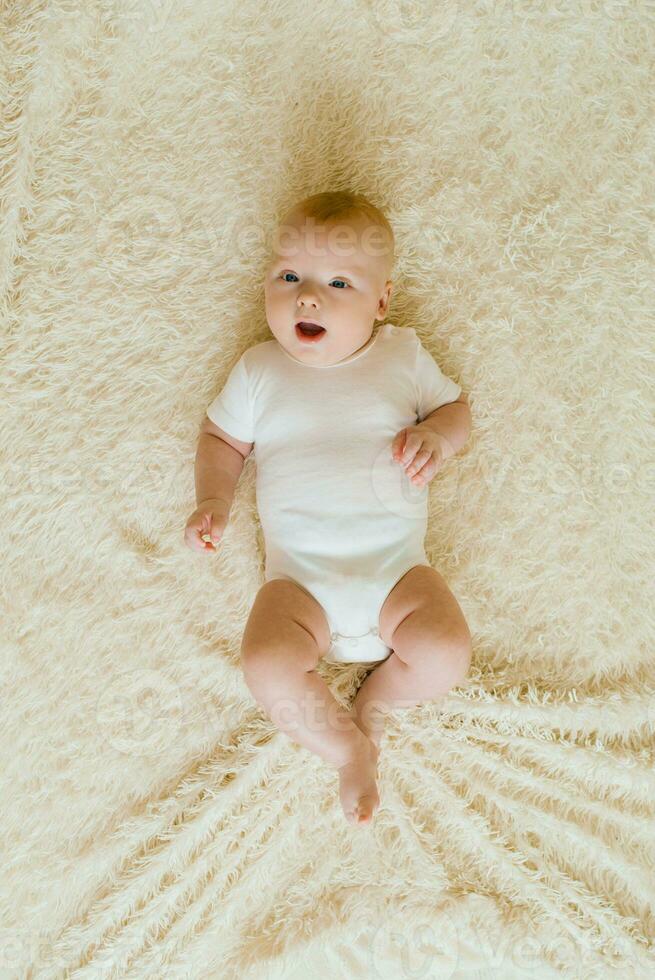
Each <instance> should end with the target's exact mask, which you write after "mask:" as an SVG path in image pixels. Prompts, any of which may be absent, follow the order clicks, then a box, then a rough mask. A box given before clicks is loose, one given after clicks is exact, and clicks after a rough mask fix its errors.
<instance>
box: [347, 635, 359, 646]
mask: <svg viewBox="0 0 655 980" xmlns="http://www.w3.org/2000/svg"><path fill="white" fill-rule="evenodd" d="M349 643H350V645H351V647H356V646H357V644H358V643H359V640H358V639H357V637H356V636H351V637H350V640H349Z"/></svg>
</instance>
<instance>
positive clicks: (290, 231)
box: [264, 191, 395, 366]
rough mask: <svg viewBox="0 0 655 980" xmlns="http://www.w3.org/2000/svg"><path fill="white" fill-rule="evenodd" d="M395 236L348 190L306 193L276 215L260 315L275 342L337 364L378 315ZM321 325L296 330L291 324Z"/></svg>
mask: <svg viewBox="0 0 655 980" xmlns="http://www.w3.org/2000/svg"><path fill="white" fill-rule="evenodd" d="M394 261H395V250H394V235H393V230H392V228H391V225H390V224H389V222H388V221H387V219H386V217H385V216H384V214H383V213H382V212H381V211H380V210H379V209H378V208H376V207H375V205H373V204H371V202H370V201H368V200H367V199H366V198H365V197H364V196H363V195H361V194H353V193H350V192H349V191H334V192H329V191H326V192H324V193H321V194H313V195H312V196H311V197H308V198H305V199H303V200H302V201H300V202H299V203H298V204H295V205H294V206H293V207H292V208H291V209H290V210H289V211H287V212H286V213H285V215H284V217H283V218H282V219H281V221H280V224H279V227H278V228H277V231H276V234H275V239H274V243H273V246H272V249H271V255H270V259H269V262H268V265H267V268H266V277H265V285H264V291H265V297H266V318H267V320H268V325H269V327H270V328H271V332H272V333H273V336H274V337H275V338H276V340H277V341H278V342H279V343H280V344H281V345H282V346H283V347H284V349H285V350H286V351H288V353H289V354H291V355H292V357H295V358H296V359H297V360H299V361H302V362H304V363H306V364H316V365H318V366H327V365H330V364H337V363H338V362H339V361H342V360H344V359H345V358H347V357H349V356H350V355H351V354H353V353H355V352H356V351H358V350H359V349H360V348H361V347H364V346H365V345H366V343H367V342H368V341H369V340H370V337H371V335H372V333H373V328H374V326H375V321H376V320H384V318H385V316H386V313H387V309H388V307H389V302H390V300H391V293H392V291H393V283H392V281H391V279H390V276H391V272H392V269H393V265H394ZM300 321H309V322H311V321H313V322H314V323H315V324H319V325H320V326H321V327H322V328H323V329H322V330H321V331H320V332H319V333H318V334H317V335H316V336H315V337H311V336H309V335H308V334H303V332H302V331H301V330H300V328H299V327H297V323H298V322H300Z"/></svg>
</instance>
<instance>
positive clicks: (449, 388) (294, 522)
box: [207, 323, 462, 663]
mask: <svg viewBox="0 0 655 980" xmlns="http://www.w3.org/2000/svg"><path fill="white" fill-rule="evenodd" d="M461 390H462V389H461V387H460V386H459V385H458V384H456V383H455V382H454V381H452V380H451V379H450V378H447V377H446V376H445V375H443V374H442V373H441V371H440V369H439V367H438V365H437V363H436V362H435V360H434V358H433V357H432V356H431V355H430V354H429V353H428V352H427V351H426V350H425V348H424V347H423V346H422V344H421V342H420V340H419V338H418V336H417V334H416V331H415V330H414V329H413V328H411V327H403V328H399V327H396V326H394V325H393V324H390V323H385V324H384V325H382V326H381V327H379V328H378V330H377V332H376V333H375V334H374V335H373V336H372V338H371V339H370V341H369V342H368V344H367V345H366V346H365V347H364V348H362V350H360V351H357V352H356V353H354V354H352V355H351V356H350V357H349V358H348V359H346V360H345V361H341V362H340V363H338V364H331V365H326V366H322V365H315V364H306V363H303V362H301V361H299V360H297V359H296V358H295V357H293V356H292V355H291V354H289V353H288V352H287V351H286V350H285V349H284V348H283V347H282V345H281V344H280V343H279V342H278V341H277V340H276V339H273V340H268V341H264V342H263V343H260V344H256V345H255V346H254V347H250V348H249V349H247V350H246V351H244V353H243V354H242V355H241V357H240V358H239V360H238V361H237V362H236V363H235V364H234V366H233V367H232V369H231V371H230V373H229V375H228V378H227V381H226V382H225V385H224V387H223V389H222V390H221V392H220V393H219V394H218V395H217V396H216V398H215V399H214V400H213V401H212V402H211V404H210V405H209V407H208V408H207V415H208V416H209V418H210V419H211V420H212V421H213V422H214V423H215V424H216V425H218V426H219V427H220V428H221V429H223V430H224V431H225V432H227V433H228V434H229V435H231V436H233V437H234V438H236V439H241V440H243V441H244V442H253V443H254V446H253V452H254V454H255V463H256V496H257V509H258V511H259V516H260V519H261V524H262V531H263V535H264V543H265V551H266V561H265V576H264V577H265V581H270V580H271V579H276V578H284V579H290V580H291V581H293V582H295V583H296V584H297V585H299V586H301V587H302V588H303V589H304V590H305V591H307V592H309V593H310V595H312V596H313V597H314V599H316V600H317V601H318V602H319V603H320V604H321V606H322V607H323V610H324V612H325V615H326V617H327V621H328V624H329V626H330V633H331V639H332V644H331V646H330V649H329V651H328V652H327V653H326V655H325V659H326V660H328V661H329V662H332V663H351V662H363V663H371V662H377V661H381V660H385V659H386V658H387V657H388V656H389V654H390V653H391V652H392V651H391V649H390V648H389V647H388V646H387V645H386V644H385V643H384V642H383V640H382V638H381V637H380V636H379V635H378V628H379V616H380V610H381V608H382V605H383V604H384V600H385V599H386V597H387V596H388V594H389V593H390V592H391V590H392V588H393V587H394V585H395V584H396V582H398V580H399V579H400V578H401V577H402V576H403V575H404V574H405V572H407V571H409V569H410V568H412V567H413V566H414V565H429V564H430V563H429V562H428V560H427V557H426V555H425V551H424V546H423V542H424V538H425V532H426V530H427V506H428V487H427V486H424V487H416V486H415V485H414V484H413V483H412V482H411V480H410V478H409V477H408V476H407V474H406V473H405V470H404V469H403V467H402V466H401V464H400V463H398V462H396V461H395V460H393V458H392V456H391V443H392V442H393V439H394V437H395V436H396V434H397V433H398V432H399V431H400V430H401V429H403V428H405V426H408V425H415V424H416V423H417V422H421V421H423V419H424V418H425V417H426V416H427V415H429V414H430V413H431V412H433V411H434V410H435V409H437V408H439V407H440V406H441V405H445V404H447V403H448V402H453V401H456V400H457V398H458V397H459V395H460V393H461Z"/></svg>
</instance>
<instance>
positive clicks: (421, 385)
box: [414, 337, 462, 422]
mask: <svg viewBox="0 0 655 980" xmlns="http://www.w3.org/2000/svg"><path fill="white" fill-rule="evenodd" d="M416 339H417V343H418V350H417V352H416V365H415V376H414V377H415V384H416V414H417V416H418V421H419V422H422V421H423V419H425V418H427V416H428V415H430V414H431V413H432V412H434V411H436V410H437V409H438V408H441V406H442V405H448V404H449V403H450V402H456V401H457V399H458V398H459V396H460V395H461V393H462V389H461V387H460V385H458V384H457V382H456V381H453V380H452V379H451V378H447V377H446V375H445V374H442V373H441V369H440V367H439V365H438V364H437V362H436V361H435V359H434V358H433V357H432V355H431V354H430V353H429V352H428V351H426V349H425V348H424V347H423V345H422V344H421V341H420V340H419V339H418V337H417V338H416Z"/></svg>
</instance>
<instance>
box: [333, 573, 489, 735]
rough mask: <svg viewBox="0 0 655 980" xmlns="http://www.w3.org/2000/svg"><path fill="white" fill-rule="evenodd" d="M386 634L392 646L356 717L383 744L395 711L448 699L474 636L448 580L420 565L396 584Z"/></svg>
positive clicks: (384, 617)
mask: <svg viewBox="0 0 655 980" xmlns="http://www.w3.org/2000/svg"><path fill="white" fill-rule="evenodd" d="M380 627H381V628H380V635H381V636H382V637H383V638H384V639H385V642H387V643H388V645H389V646H390V647H391V648H392V653H390V654H389V656H388V657H387V659H386V660H384V661H383V662H382V663H381V664H379V666H377V667H376V668H375V669H374V670H373V671H372V672H371V673H370V674H369V675H368V677H366V679H365V680H364V682H363V684H362V685H361V687H360V689H359V690H358V692H357V695H356V697H355V699H354V701H353V704H352V706H351V717H352V718H353V720H354V721H355V723H356V724H357V725H358V726H359V727H360V728H361V730H362V731H363V732H364V734H366V735H368V736H369V738H370V739H371V740H372V741H374V742H375V744H376V745H378V744H379V742H380V738H381V736H382V732H383V730H384V725H385V721H386V716H387V715H388V714H389V712H390V711H392V710H394V709H395V708H413V707H415V706H416V705H417V704H421V703H422V702H424V701H443V699H444V697H445V695H446V694H447V693H448V691H450V689H451V688H452V687H454V686H456V685H458V684H461V683H462V682H463V680H464V678H465V677H466V674H467V673H468V670H469V666H470V662H471V633H470V630H469V628H468V625H467V623H466V620H465V619H464V615H463V613H462V610H461V609H460V606H459V604H458V602H457V600H456V599H455V597H454V596H453V594H452V592H451V591H450V589H449V588H448V586H447V584H446V582H445V580H444V579H443V577H442V576H441V575H440V574H439V573H438V572H437V571H436V570H435V569H433V568H431V567H427V566H423V565H418V566H416V567H414V568H412V569H410V570H409V572H407V573H406V574H405V575H404V576H403V577H402V578H401V579H400V580H399V581H398V583H397V584H396V585H395V586H394V588H393V589H392V591H391V592H390V594H389V596H388V597H387V599H386V600H385V603H384V605H383V607H382V610H381V612H380Z"/></svg>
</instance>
